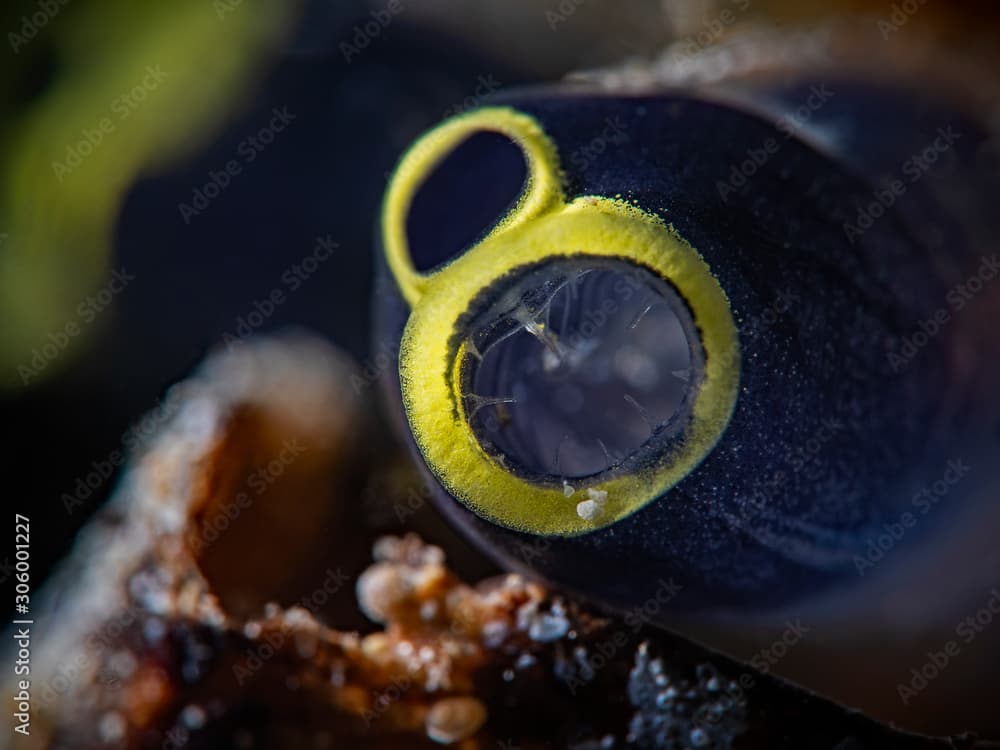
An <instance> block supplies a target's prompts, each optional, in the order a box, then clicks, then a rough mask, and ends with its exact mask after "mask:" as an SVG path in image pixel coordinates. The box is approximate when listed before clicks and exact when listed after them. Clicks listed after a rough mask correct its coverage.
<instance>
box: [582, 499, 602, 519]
mask: <svg viewBox="0 0 1000 750" xmlns="http://www.w3.org/2000/svg"><path fill="white" fill-rule="evenodd" d="M576 514H577V515H578V516H580V518H582V519H583V520H584V521H593V520H594V519H595V518H597V517H598V516H599V515H600V514H601V506H600V505H598V504H597V503H596V502H594V501H593V500H584V501H583V502H581V503H577V505H576Z"/></svg>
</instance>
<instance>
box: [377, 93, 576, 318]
mask: <svg viewBox="0 0 1000 750" xmlns="http://www.w3.org/2000/svg"><path fill="white" fill-rule="evenodd" d="M483 131H491V132H495V133H501V134H502V135H505V136H507V137H508V138H510V139H511V140H512V141H513V142H514V143H516V144H517V145H518V146H519V147H520V148H521V151H522V152H523V153H524V157H525V159H526V160H527V163H528V181H527V186H526V188H525V191H524V193H523V195H522V196H521V198H520V200H519V201H518V203H517V205H516V206H515V207H514V208H513V209H512V210H511V212H510V213H509V214H508V215H507V216H506V217H505V218H504V219H503V220H502V221H501V222H500V223H499V224H498V225H497V226H496V227H495V228H494V230H493V232H494V233H496V232H500V231H503V230H505V229H510V228H512V227H514V226H516V225H518V224H520V223H522V222H525V221H527V220H529V219H531V218H532V217H534V216H537V215H539V214H541V213H543V212H544V211H546V210H547V209H549V208H551V207H553V206H556V205H559V204H560V203H562V197H563V194H562V188H561V181H560V174H559V167H558V164H559V160H558V156H557V155H556V149H555V146H554V145H553V143H552V141H550V140H549V137H548V136H547V135H546V134H545V131H543V130H542V128H541V127H540V126H539V125H538V123H537V122H536V121H535V120H534V119H533V118H531V117H529V116H527V115H525V114H522V113H520V112H517V111H516V110H513V109H510V108H509V107H486V108H483V109H479V110H476V111H474V112H470V113H468V114H464V115H459V116H458V117H455V118H453V119H451V120H448V121H447V122H445V123H444V124H443V125H440V126H439V127H437V128H435V129H434V130H431V131H430V132H429V133H427V134H426V135H424V136H423V137H421V138H420V139H419V140H417V141H416V143H414V144H413V146H411V147H410V149H409V151H407V152H406V154H404V156H403V158H402V160H401V161H400V162H399V166H397V167H396V171H395V173H394V174H393V176H392V181H391V183H390V185H389V189H388V190H387V191H386V196H385V201H384V202H383V204H382V243H383V246H384V249H385V256H386V260H387V261H388V263H389V269H390V270H391V271H392V274H393V276H394V277H395V278H396V282H397V283H398V284H399V288H400V291H402V293H403V297H404V298H405V299H406V301H407V302H409V303H410V305H411V306H412V305H415V304H416V303H417V301H418V300H419V299H420V296H421V294H422V293H423V290H424V287H425V285H426V283H427V280H428V279H429V278H430V275H428V274H422V273H420V272H419V271H417V269H416V268H415V267H414V265H413V258H412V257H411V255H410V246H409V242H408V240H407V238H406V216H407V214H408V213H409V211H410V205H411V204H412V203H413V198H414V196H415V195H416V193H417V190H419V189H420V186H421V185H422V184H423V182H424V180H426V179H427V177H428V175H430V173H431V171H432V170H433V169H434V167H435V166H437V165H438V164H439V163H440V162H441V161H442V160H443V159H444V158H445V157H446V156H447V155H448V154H449V153H450V152H451V151H452V149H454V148H455V147H456V146H458V145H459V144H460V143H461V142H462V141H464V140H466V139H467V138H468V137H469V136H471V135H474V134H475V133H480V132H483Z"/></svg>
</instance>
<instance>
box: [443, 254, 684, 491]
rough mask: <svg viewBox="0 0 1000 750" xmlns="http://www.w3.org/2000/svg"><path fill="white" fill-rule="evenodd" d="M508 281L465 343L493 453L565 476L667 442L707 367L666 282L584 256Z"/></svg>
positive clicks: (485, 438) (549, 475)
mask: <svg viewBox="0 0 1000 750" xmlns="http://www.w3.org/2000/svg"><path fill="white" fill-rule="evenodd" d="M500 285H502V286H503V289H502V290H500V291H498V292H497V294H496V295H494V296H493V297H492V298H490V299H489V300H487V302H486V304H485V305H484V306H483V308H482V309H481V310H480V311H479V312H478V313H476V314H475V315H474V316H473V317H472V319H471V321H470V323H469V326H468V328H467V330H468V337H467V340H466V343H467V345H468V346H467V350H468V351H469V352H470V353H469V355H468V360H467V362H466V363H465V364H466V367H465V370H464V372H465V375H464V381H463V387H464V391H463V393H464V398H465V407H466V414H468V415H469V419H470V422H471V425H472V428H473V431H474V432H475V434H476V436H477V437H478V439H479V440H480V443H481V444H482V445H483V447H484V448H485V449H486V450H487V451H489V452H490V453H492V454H493V455H496V456H498V457H500V458H501V459H502V460H504V462H505V463H506V465H507V466H508V468H510V469H511V470H512V471H515V472H517V473H520V474H522V475H525V476H527V477H529V478H535V479H541V480H557V481H558V480H560V479H573V478H579V477H588V476H593V475H597V474H601V473H603V472H606V471H609V470H612V469H615V468H617V467H619V466H621V465H622V464H624V463H630V462H634V461H641V460H643V459H645V458H646V454H647V453H648V454H650V457H653V454H655V453H657V452H658V451H662V450H666V449H667V447H668V446H669V442H670V440H671V439H672V438H675V437H677V435H678V434H679V433H680V432H681V431H682V430H683V428H684V426H685V424H686V422H687V420H688V418H689V416H690V409H691V404H692V401H693V395H694V392H695V391H696V389H697V387H698V384H699V383H700V382H701V379H702V374H703V371H704V353H703V350H702V347H701V342H700V339H699V337H698V333H697V329H696V327H695V325H694V321H693V320H692V318H691V314H690V312H689V310H688V307H687V305H686V304H685V303H684V301H683V300H682V299H681V297H680V296H679V294H678V293H677V292H676V290H675V289H674V288H673V287H672V286H671V285H670V284H669V283H667V282H666V281H664V280H662V279H660V278H659V277H657V276H655V275H654V274H653V273H651V272H649V271H647V270H645V269H643V268H640V267H638V266H636V265H633V264H632V263H629V262H627V261H624V260H617V259H603V258H593V257H579V258H567V259H560V260H554V261H549V262H547V263H545V264H544V265H541V266H538V267H535V268H534V269H532V270H530V271H527V272H525V273H523V274H521V275H520V276H518V277H516V278H515V279H514V280H513V281H511V280H510V279H509V278H508V279H504V280H501V281H500V282H499V283H498V286H500Z"/></svg>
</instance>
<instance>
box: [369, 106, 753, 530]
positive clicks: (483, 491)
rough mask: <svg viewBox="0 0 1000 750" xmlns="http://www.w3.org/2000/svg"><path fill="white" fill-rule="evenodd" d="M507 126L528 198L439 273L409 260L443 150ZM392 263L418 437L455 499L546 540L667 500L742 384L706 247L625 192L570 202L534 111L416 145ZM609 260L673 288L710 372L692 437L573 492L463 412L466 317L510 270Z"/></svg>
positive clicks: (483, 119) (461, 126)
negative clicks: (404, 317) (528, 475)
mask: <svg viewBox="0 0 1000 750" xmlns="http://www.w3.org/2000/svg"><path fill="white" fill-rule="evenodd" d="M484 130H485V131H494V132H499V133H502V134H503V135H506V136H507V137H509V138H510V139H511V140H512V141H514V143H516V144H517V145H518V146H519V147H520V148H521V149H522V151H523V153H524V155H525V159H526V161H527V164H528V183H527V186H526V189H525V192H524V194H523V196H522V197H521V199H520V201H519V202H518V203H517V205H516V206H515V207H514V208H513V209H512V210H511V212H510V213H509V214H508V216H507V217H505V218H504V219H503V220H502V221H501V222H500V223H499V224H498V225H497V226H496V227H495V228H494V229H493V231H492V232H490V234H488V235H487V236H486V237H485V238H484V239H483V240H482V241H481V242H479V244H477V245H476V246H474V247H472V248H470V249H469V250H467V251H466V252H465V253H464V254H462V255H460V256H459V257H458V258H456V259H454V260H452V261H451V262H449V263H448V264H446V265H445V266H443V267H442V268H439V269H437V270H436V271H434V272H433V273H428V274H422V273H419V272H418V271H417V270H416V269H415V267H414V265H413V262H412V259H411V258H410V255H409V248H408V245H407V241H406V215H407V212H408V211H409V207H410V204H411V202H412V199H413V196H414V195H415V193H416V191H417V190H418V189H419V187H420V185H421V184H422V183H423V180H424V179H426V177H427V176H428V175H429V174H430V172H431V171H432V170H433V168H434V167H435V166H436V165H437V164H438V163H440V161H441V160H442V159H444V158H445V157H446V156H447V154H448V153H449V152H450V151H451V150H452V149H453V148H455V147H456V146H457V145H458V144H459V143H461V142H462V141H463V140H465V139H466V138H468V137H469V136H471V135H473V134H475V133H477V132H481V131H484ZM382 234H383V243H384V251H385V256H386V260H387V262H388V265H389V268H390V270H391V272H392V273H393V275H394V277H395V280H396V282H397V284H398V285H399V288H400V290H401V291H402V294H403V296H404V297H405V299H406V300H407V302H408V303H409V304H410V306H411V314H410V318H409V320H408V321H407V324H406V327H405V330H404V332H403V337H402V341H401V343H400V353H399V374H400V382H401V387H402V396H403V404H404V408H405V411H406V416H407V419H408V421H409V425H410V428H411V430H412V432H413V436H414V438H415V440H416V443H417V446H418V448H419V450H420V452H421V454H422V455H423V457H424V459H425V461H426V462H427V465H428V466H429V468H430V469H431V471H432V472H433V473H434V475H435V476H436V477H437V479H438V480H439V481H440V482H441V484H442V485H443V486H444V487H445V488H446V489H447V490H448V492H449V493H450V494H451V495H452V496H454V497H455V498H456V499H457V500H459V501H460V502H462V503H463V504H465V505H466V506H467V507H469V508H470V509H471V510H473V511H474V512H475V513H477V514H478V515H480V516H482V517H483V518H486V519H488V520H490V521H492V522H494V523H496V524H499V525H501V526H505V527H507V528H511V529H516V530H518V531H523V532H527V533H532V534H537V535H547V536H577V535H580V534H585V533H588V532H591V531H595V530H597V529H600V528H604V527H606V526H609V525H611V524H614V523H615V522H617V521H619V520H621V519H622V518H625V517H626V516H628V515H630V514H632V513H634V512H635V511H637V510H639V509H640V508H642V507H643V506H645V505H646V504H647V503H649V502H651V501H652V500H654V499H656V498H657V497H660V496H661V495H663V493H665V492H666V491H667V490H669V489H670V488H671V487H673V486H674V485H675V484H677V483H678V482H679V481H681V480H682V479H683V478H684V477H685V476H687V475H688V474H689V473H690V472H691V471H692V470H694V468H695V467H696V466H697V465H698V464H699V463H700V462H701V461H702V460H703V459H704V458H705V457H706V456H707V455H708V453H709V452H710V451H711V450H712V448H713V447H714V446H715V444H716V443H717V442H718V440H719V438H720V437H721V436H722V434H723V432H724V431H725V429H726V426H727V425H728V423H729V419H730V417H731V416H732V413H733V410H734V409H735V406H736V400H737V394H738V390H739V371H740V367H739V339H738V334H737V330H736V325H735V323H734V321H733V315H732V311H731V308H730V304H729V300H728V298H727V297H726V294H725V292H724V291H723V289H722V287H721V286H720V284H719V281H718V279H717V278H716V277H715V276H714V275H713V274H712V272H711V269H710V268H709V267H708V265H707V264H706V263H705V261H704V259H703V258H702V257H701V255H700V254H699V253H698V252H697V251H696V250H695V249H694V248H693V247H692V246H691V245H690V244H689V243H688V242H686V241H685V240H684V239H683V238H682V237H681V236H680V235H679V234H677V232H676V231H675V230H674V229H673V227H671V226H668V225H667V224H665V223H664V222H663V221H662V220H661V219H660V218H659V217H658V216H656V215H654V214H651V213H648V212H646V211H643V210H642V209H640V208H638V207H636V206H633V205H631V204H629V203H626V202H625V201H622V200H617V199H611V198H607V197H601V196H584V197H580V198H576V199H575V200H572V201H571V202H568V203H567V202H566V200H565V199H564V197H563V192H562V188H561V177H560V169H559V162H558V152H557V150H556V148H555V146H554V144H553V143H552V142H551V141H550V140H549V138H548V136H547V135H546V134H545V132H544V130H543V129H542V128H541V126H540V125H539V124H538V122H537V121H536V120H534V119H533V118H531V117H529V116H528V115H526V114H523V113H520V112H517V111H515V110H513V109H510V108H496V107H494V108H486V109H481V110H478V111H476V112H474V113H471V114H467V115H462V116H459V117H457V118H455V119H452V120H449V121H448V122H446V123H444V124H443V125H441V126H439V127H438V128H437V129H435V130H432V131H431V132H430V133H428V134H427V135H425V136H424V137H423V138H421V139H420V140H418V141H417V143H416V144H415V145H414V146H413V148H411V149H410V151H409V152H408V153H407V154H406V155H405V156H404V157H403V159H402V161H401V162H400V165H399V167H398V169H397V170H396V172H395V174H394V175H393V178H392V181H391V183H390V186H389V190H388V192H387V195H386V199H385V204H384V207H383V213H382ZM581 256H582V257H593V258H611V259H617V260H620V261H624V262H627V263H631V264H633V265H638V266H641V267H643V268H645V269H646V270H648V271H651V272H653V273H655V274H657V275H659V276H660V277H661V278H662V279H664V280H665V281H667V282H668V283H670V284H672V285H673V287H674V288H675V289H676V290H677V291H678V292H679V293H680V295H681V296H682V297H683V298H684V300H685V301H686V302H687V304H688V307H689V309H690V311H691V314H692V316H693V318H694V322H695V325H696V326H697V329H698V331H699V334H700V336H701V343H702V346H703V349H704V352H705V372H704V379H703V382H702V384H701V387H700V389H699V390H698V391H697V393H696V394H695V396H694V404H693V407H692V412H691V417H690V420H689V424H688V426H687V429H686V430H685V431H684V433H683V436H682V439H681V440H680V441H679V442H678V443H677V444H675V445H673V446H672V447H671V448H670V449H669V450H667V451H665V452H664V454H663V455H662V456H660V457H659V458H657V459H655V460H653V461H652V462H648V463H647V464H646V465H644V467H643V468H642V469H640V470H638V471H636V472H634V473H617V474H616V473H614V472H613V471H612V472H609V473H608V476H602V475H597V476H596V477H592V478H589V479H582V480H581V479H578V480H574V481H573V483H572V484H573V488H574V490H575V492H574V493H573V495H571V496H569V497H567V495H566V494H565V492H564V488H563V487H561V486H558V487H557V486H554V485H551V484H541V483H538V482H532V481H530V480H528V479H525V478H523V477H520V476H517V475H516V474H514V473H512V472H511V471H510V470H508V469H507V468H505V467H504V465H503V463H502V460H501V459H500V458H498V457H494V456H491V455H490V454H489V453H487V451H486V450H485V449H484V448H483V447H482V445H481V444H480V442H479V439H478V438H477V437H476V435H475V433H474V431H473V429H472V426H471V424H470V422H469V420H468V418H467V415H466V411H465V406H464V398H463V395H464V394H463V393H461V387H462V378H460V377H458V376H457V375H458V373H459V369H460V367H461V363H462V362H463V361H464V360H465V355H466V353H467V351H468V350H467V344H466V343H465V342H464V341H463V338H464V337H463V336H462V331H461V330H460V326H461V323H462V321H464V320H466V319H467V318H468V316H469V313H470V312H473V311H474V309H473V308H474V305H475V303H476V299H477V297H480V295H481V293H482V292H483V291H484V290H485V289H488V288H490V287H492V286H493V285H495V284H496V283H497V282H498V280H500V279H503V278H504V277H506V276H508V275H511V274H515V275H516V274H517V273H519V272H520V271H522V270H524V269H526V268H530V267H534V266H537V265H538V263H539V262H540V261H544V260H547V259H556V258H571V257H572V258H579V257H581ZM590 490H593V491H596V492H601V493H604V492H606V493H607V496H606V499H605V500H604V503H603V505H602V507H601V509H600V512H599V513H598V514H597V515H596V516H592V515H591V514H585V515H587V516H588V517H587V518H584V517H582V515H581V514H580V513H579V512H578V509H577V505H578V503H580V502H581V501H583V500H586V499H587V498H588V497H589V496H590V494H589V492H588V491H590Z"/></svg>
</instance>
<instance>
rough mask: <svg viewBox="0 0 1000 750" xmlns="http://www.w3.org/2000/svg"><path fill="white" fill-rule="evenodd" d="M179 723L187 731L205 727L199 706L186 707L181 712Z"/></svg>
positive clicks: (203, 712)
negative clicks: (181, 723)
mask: <svg viewBox="0 0 1000 750" xmlns="http://www.w3.org/2000/svg"><path fill="white" fill-rule="evenodd" d="M181 721H182V722H184V725H185V726H186V727H187V728H188V729H201V728H202V727H203V726H205V711H204V709H202V707H201V706H195V705H190V706H186V707H185V708H184V710H183V711H181Z"/></svg>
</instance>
